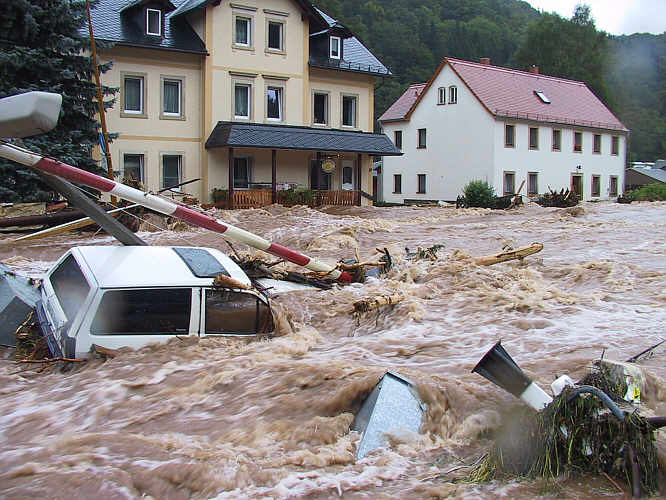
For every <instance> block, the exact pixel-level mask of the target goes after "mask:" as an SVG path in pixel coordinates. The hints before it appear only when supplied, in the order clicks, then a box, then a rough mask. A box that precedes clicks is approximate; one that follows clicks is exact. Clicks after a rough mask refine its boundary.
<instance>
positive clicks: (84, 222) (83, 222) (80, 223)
mask: <svg viewBox="0 0 666 500" xmlns="http://www.w3.org/2000/svg"><path fill="white" fill-rule="evenodd" d="M139 206H141V205H130V206H128V207H122V208H116V209H114V210H110V211H109V212H107V214H108V215H113V216H114V217H116V216H118V215H120V212H122V211H124V210H128V209H130V208H136V207H139ZM92 224H96V222H95V221H94V220H92V219H91V218H90V217H84V218H83V219H78V220H75V221H72V222H67V223H65V224H60V225H59V226H55V227H51V228H49V229H44V230H42V231H37V232H36V233H32V234H27V235H25V236H21V237H20V238H15V239H14V240H13V241H25V240H34V239H37V238H41V237H43V236H47V235H49V234H60V233H64V232H66V231H72V230H74V229H80V228H82V227H86V226H90V225H92Z"/></svg>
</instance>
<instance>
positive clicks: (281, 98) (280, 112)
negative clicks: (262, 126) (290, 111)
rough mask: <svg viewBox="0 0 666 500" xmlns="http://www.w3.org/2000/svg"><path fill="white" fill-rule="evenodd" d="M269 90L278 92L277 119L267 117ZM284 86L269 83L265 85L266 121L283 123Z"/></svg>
mask: <svg viewBox="0 0 666 500" xmlns="http://www.w3.org/2000/svg"><path fill="white" fill-rule="evenodd" d="M270 90H278V91H279V99H278V108H279V109H278V115H279V116H278V117H277V118H275V117H269V116H268V92H269V91H270ZM284 94H285V92H284V86H283V85H276V84H273V83H269V84H267V85H266V120H268V121H271V122H281V121H284Z"/></svg>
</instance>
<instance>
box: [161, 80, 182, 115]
mask: <svg viewBox="0 0 666 500" xmlns="http://www.w3.org/2000/svg"><path fill="white" fill-rule="evenodd" d="M167 83H178V112H177V113H171V112H167V111H165V109H164V95H165V92H164V87H165V85H166V84H167ZM184 88H185V85H184V78H183V77H179V76H169V75H160V101H161V103H160V111H161V113H160V118H161V119H174V118H175V119H185V112H184V106H183V96H184V95H185V92H184Z"/></svg>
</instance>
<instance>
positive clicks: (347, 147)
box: [206, 122, 402, 156]
mask: <svg viewBox="0 0 666 500" xmlns="http://www.w3.org/2000/svg"><path fill="white" fill-rule="evenodd" d="M224 147H236V148H265V149H289V150H302V151H339V152H350V153H366V154H372V155H382V156H400V155H402V153H401V152H400V150H398V149H397V148H396V147H395V145H394V144H393V142H392V141H391V140H390V139H389V138H388V137H387V136H386V135H384V134H372V133H369V132H353V131H348V130H331V129H319V128H312V127H295V126H291V125H264V124H259V123H236V122H218V123H217V125H216V126H215V129H213V132H212V133H211V134H210V137H209V138H208V140H207V141H206V149H212V148H224Z"/></svg>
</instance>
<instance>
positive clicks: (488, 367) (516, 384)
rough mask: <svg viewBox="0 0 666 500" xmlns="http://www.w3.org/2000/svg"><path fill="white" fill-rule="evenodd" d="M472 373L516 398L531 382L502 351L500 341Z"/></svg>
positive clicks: (506, 353)
mask: <svg viewBox="0 0 666 500" xmlns="http://www.w3.org/2000/svg"><path fill="white" fill-rule="evenodd" d="M472 372H476V373H478V374H479V375H481V376H482V377H485V378H487V379H488V380H490V381H491V382H492V383H493V384H496V385H499V386H500V387H501V388H502V389H504V390H505V391H507V392H510V393H511V394H513V395H514V396H516V397H517V398H519V397H520V395H521V394H522V393H523V392H525V389H527V387H528V386H529V385H530V384H531V383H532V380H531V379H530V378H529V377H528V376H527V375H525V373H524V372H523V370H521V369H520V367H519V366H518V365H517V364H516V362H515V361H514V360H513V358H511V356H509V353H508V352H506V351H505V350H504V347H502V341H501V340H500V341H499V342H497V344H495V345H494V346H493V348H492V349H490V351H488V352H487V353H486V355H485V356H484V357H483V358H481V361H479V362H478V363H477V364H476V366H475V367H474V369H473V370H472Z"/></svg>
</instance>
